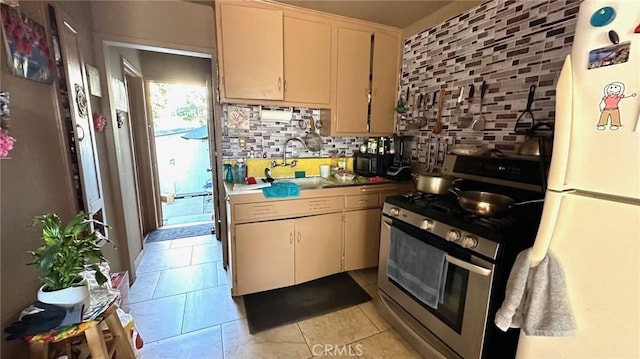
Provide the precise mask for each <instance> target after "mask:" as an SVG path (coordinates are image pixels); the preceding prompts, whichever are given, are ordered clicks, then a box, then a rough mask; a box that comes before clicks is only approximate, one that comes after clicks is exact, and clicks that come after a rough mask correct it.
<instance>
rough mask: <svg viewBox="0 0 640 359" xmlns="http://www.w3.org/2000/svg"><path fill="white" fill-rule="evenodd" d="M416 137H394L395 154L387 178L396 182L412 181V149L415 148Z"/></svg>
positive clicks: (392, 140)
mask: <svg viewBox="0 0 640 359" xmlns="http://www.w3.org/2000/svg"><path fill="white" fill-rule="evenodd" d="M414 140H415V137H411V136H394V137H393V138H392V139H391V142H392V148H393V149H394V153H393V164H392V165H391V166H389V168H388V169H387V173H386V174H385V177H386V178H389V179H392V180H396V181H407V180H409V179H411V172H412V171H413V169H412V167H411V149H412V148H413V147H414Z"/></svg>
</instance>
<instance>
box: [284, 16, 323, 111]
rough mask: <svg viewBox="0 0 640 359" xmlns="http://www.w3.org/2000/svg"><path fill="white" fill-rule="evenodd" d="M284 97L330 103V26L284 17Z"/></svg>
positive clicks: (287, 99) (299, 101) (314, 102)
mask: <svg viewBox="0 0 640 359" xmlns="http://www.w3.org/2000/svg"><path fill="white" fill-rule="evenodd" d="M284 78H285V80H284V99H285V101H288V102H295V103H309V104H319V105H328V104H329V101H330V94H331V25H330V24H327V23H322V22H317V21H312V20H307V19H302V18H298V17H290V16H285V17H284Z"/></svg>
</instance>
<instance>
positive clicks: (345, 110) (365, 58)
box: [331, 27, 371, 134]
mask: <svg viewBox="0 0 640 359" xmlns="http://www.w3.org/2000/svg"><path fill="white" fill-rule="evenodd" d="M370 53H371V32H369V31H362V30H356V29H350V28H342V27H341V28H338V62H337V68H338V79H337V87H336V95H337V99H336V107H335V114H334V115H333V116H332V117H333V118H332V120H335V122H334V123H335V132H336V134H339V133H340V134H362V133H367V131H368V128H367V127H368V124H367V122H368V121H367V116H368V104H369V74H370V71H369V69H370V63H371V58H370V56H369V54H370ZM333 127H334V126H333V123H332V126H331V128H333Z"/></svg>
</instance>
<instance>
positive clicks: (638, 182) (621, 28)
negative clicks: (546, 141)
mask: <svg viewBox="0 0 640 359" xmlns="http://www.w3.org/2000/svg"><path fill="white" fill-rule="evenodd" d="M605 6H610V7H612V8H613V9H614V11H615V14H616V15H615V18H614V19H613V21H612V22H611V23H608V24H607V25H606V26H600V27H596V26H592V25H591V19H592V17H593V16H596V17H597V15H594V14H596V13H599V12H600V11H601V10H602V9H603V7H605ZM639 24H640V1H626V0H622V1H600V0H585V1H584V2H583V3H582V5H581V6H580V13H579V15H578V21H577V24H576V32H575V39H574V43H573V48H572V52H571V55H570V56H568V57H567V59H566V61H565V64H564V67H563V70H562V72H561V74H560V78H559V80H558V85H557V88H556V125H555V139H554V150H553V159H552V162H551V170H550V174H549V181H548V187H549V188H550V189H552V190H556V191H562V190H567V189H577V190H582V191H589V192H596V193H606V194H609V195H615V196H620V197H628V198H640V123H638V122H639V121H640V37H639V35H638V34H634V29H635V28H636V27H637V26H638V25H639ZM612 31H613V32H615V35H614V34H613V33H612ZM616 36H617V38H618V40H619V43H618V44H617V45H614V44H613V43H612V40H611V39H612V38H614V39H615V37H616Z"/></svg>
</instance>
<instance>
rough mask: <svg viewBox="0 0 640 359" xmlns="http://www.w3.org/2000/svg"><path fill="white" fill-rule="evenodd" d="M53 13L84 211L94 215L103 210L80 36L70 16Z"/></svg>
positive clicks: (59, 12) (59, 11)
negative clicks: (58, 34)
mask: <svg viewBox="0 0 640 359" xmlns="http://www.w3.org/2000/svg"><path fill="white" fill-rule="evenodd" d="M56 13H57V14H58V24H62V26H59V32H60V44H61V46H62V54H63V56H64V63H65V69H66V72H67V88H68V89H69V106H70V112H71V118H72V124H73V126H74V128H75V131H74V132H75V139H76V143H77V144H76V146H77V147H76V148H78V153H77V156H78V162H79V167H80V179H81V181H82V190H83V193H84V202H85V203H84V206H85V208H84V210H85V211H87V212H91V213H96V212H98V211H100V210H101V209H102V208H103V206H104V204H103V201H104V199H103V197H102V182H101V179H100V167H99V163H98V152H97V150H96V142H95V138H94V134H95V131H94V128H93V121H92V115H91V106H90V103H89V98H88V96H89V95H88V91H87V86H86V81H85V78H86V76H85V71H84V60H83V58H82V54H81V52H80V35H79V34H78V32H77V31H76V30H75V29H74V28H73V26H72V25H71V24H70V22H69V21H70V20H69V17H68V16H67V15H66V14H65V13H64V12H62V11H61V10H60V9H57V10H56Z"/></svg>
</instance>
